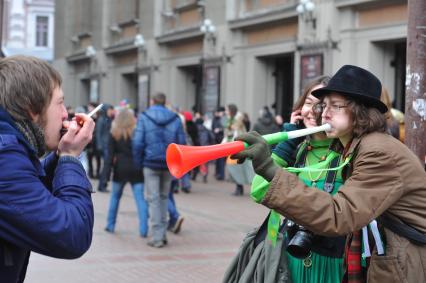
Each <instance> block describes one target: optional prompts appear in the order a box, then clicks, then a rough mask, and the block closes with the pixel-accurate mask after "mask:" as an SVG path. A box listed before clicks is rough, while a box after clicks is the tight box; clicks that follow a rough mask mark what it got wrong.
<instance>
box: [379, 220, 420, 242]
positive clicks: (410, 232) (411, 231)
mask: <svg viewBox="0 0 426 283" xmlns="http://www.w3.org/2000/svg"><path fill="white" fill-rule="evenodd" d="M379 222H380V223H381V224H382V225H383V226H385V227H386V228H388V229H389V230H391V231H392V232H394V233H395V234H397V235H399V236H402V237H404V238H407V239H408V240H409V241H410V242H411V243H413V244H415V245H418V246H424V245H426V235H425V234H423V233H421V232H419V231H417V230H416V229H415V228H413V227H411V226H410V225H408V224H406V223H404V222H402V221H401V220H400V219H395V218H390V217H389V216H387V215H385V214H383V215H381V216H380V217H379Z"/></svg>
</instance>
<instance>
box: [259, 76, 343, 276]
mask: <svg viewBox="0 0 426 283" xmlns="http://www.w3.org/2000/svg"><path fill="white" fill-rule="evenodd" d="M329 80H330V78H329V77H328V76H321V77H318V78H315V79H313V80H312V81H310V82H309V83H308V84H307V85H306V86H305V87H304V91H303V94H302V96H300V98H299V99H298V100H297V102H296V103H295V105H294V107H293V112H292V114H291V118H290V123H285V124H284V126H283V129H284V131H286V132H288V131H294V130H298V129H301V128H312V127H316V126H318V125H317V121H316V116H315V113H314V112H313V109H312V107H313V106H314V105H315V104H316V103H318V102H319V99H318V98H316V97H314V96H313V95H312V94H311V92H312V91H314V90H316V89H319V88H321V87H325V86H326V85H327V84H328V81H329ZM330 144H331V139H329V138H327V136H326V134H325V133H324V132H319V133H315V134H312V135H310V136H308V137H302V138H298V139H292V140H287V141H284V142H281V143H279V144H278V145H277V146H276V147H275V148H274V149H273V151H272V159H273V160H274V161H275V163H276V164H278V165H279V166H281V167H289V166H294V167H305V166H312V165H315V164H318V163H320V164H321V163H324V165H323V167H330V165H332V164H333V167H336V166H337V165H338V162H339V156H340V155H339V154H335V160H333V161H332V162H327V163H326V162H325V160H326V158H327V156H328V155H329V154H330V151H331V150H330ZM321 165H322V164H321ZM328 172H329V173H326V171H320V172H310V171H307V172H300V173H296V174H298V176H299V178H300V179H301V180H302V181H303V182H304V183H305V184H306V185H307V186H311V187H316V188H317V189H319V190H323V191H327V192H329V193H330V194H332V195H334V194H335V193H336V192H337V190H338V189H339V187H340V185H341V184H342V182H343V181H342V176H341V171H340V170H337V171H336V170H335V171H328ZM256 178H260V176H259V175H257V176H256ZM326 183H327V185H326V186H325V184H326ZM266 184H268V185H269V183H267V182H253V186H254V187H253V189H254V190H256V189H258V190H259V189H262V188H256V187H255V186H265V185H266ZM324 187H326V189H324ZM290 225H291V228H290V229H289V232H288V233H287V234H286V237H285V238H286V239H285V243H286V244H287V245H289V244H290V245H292V243H293V242H292V239H293V238H294V237H298V236H297V235H299V234H297V231H298V230H300V228H301V227H300V226H299V225H297V224H296V223H293V222H291V223H290ZM302 229H303V228H302ZM312 241H313V243H312V247H311V251H310V252H309V253H308V254H307V255H306V256H305V255H299V257H302V258H297V257H295V256H292V255H291V254H290V253H289V252H287V257H288V267H289V270H290V274H291V278H292V281H293V282H295V283H299V282H319V283H320V282H324V283H333V282H336V283H337V282H341V279H342V277H343V249H344V244H345V237H344V236H341V237H323V236H318V235H315V236H314V237H313V238H312Z"/></svg>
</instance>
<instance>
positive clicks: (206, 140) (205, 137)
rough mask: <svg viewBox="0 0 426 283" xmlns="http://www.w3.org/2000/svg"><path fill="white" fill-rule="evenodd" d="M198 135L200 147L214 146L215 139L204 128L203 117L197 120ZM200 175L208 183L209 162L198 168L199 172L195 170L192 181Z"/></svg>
mask: <svg viewBox="0 0 426 283" xmlns="http://www.w3.org/2000/svg"><path fill="white" fill-rule="evenodd" d="M195 125H196V127H197V133H198V143H199V145H200V146H208V145H212V144H214V137H213V134H212V132H211V131H210V130H208V129H207V128H206V126H204V119H203V117H202V116H201V115H199V117H198V118H197V119H196V120H195ZM198 173H201V175H202V177H203V182H204V183H207V177H208V174H209V167H208V162H207V163H204V164H201V165H200V166H198V169H197V170H194V172H193V176H192V179H193V180H196V179H197V175H198Z"/></svg>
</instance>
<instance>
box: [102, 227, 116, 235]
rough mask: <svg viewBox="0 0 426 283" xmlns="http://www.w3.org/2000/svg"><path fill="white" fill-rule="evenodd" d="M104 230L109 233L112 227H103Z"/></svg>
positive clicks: (111, 231) (112, 231)
mask: <svg viewBox="0 0 426 283" xmlns="http://www.w3.org/2000/svg"><path fill="white" fill-rule="evenodd" d="M104 230H105V231H106V232H108V233H111V234H113V233H114V230H112V229H110V228H108V227H105V229H104Z"/></svg>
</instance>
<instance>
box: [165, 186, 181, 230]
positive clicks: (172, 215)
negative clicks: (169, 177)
mask: <svg viewBox="0 0 426 283" xmlns="http://www.w3.org/2000/svg"><path fill="white" fill-rule="evenodd" d="M173 195H174V193H173V190H170V192H169V199H168V201H167V209H168V211H169V224H168V225H169V227H173V226H174V225H175V223H176V221H177V220H178V219H179V216H180V214H179V211H177V208H176V203H175V198H174V196H173Z"/></svg>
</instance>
